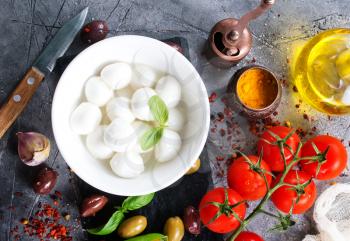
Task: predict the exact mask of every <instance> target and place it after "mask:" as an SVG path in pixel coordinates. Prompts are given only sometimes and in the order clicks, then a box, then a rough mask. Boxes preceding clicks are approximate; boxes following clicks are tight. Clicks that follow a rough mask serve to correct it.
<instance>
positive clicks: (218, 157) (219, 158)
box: [216, 156, 225, 161]
mask: <svg viewBox="0 0 350 241" xmlns="http://www.w3.org/2000/svg"><path fill="white" fill-rule="evenodd" d="M216 160H217V161H223V160H225V157H223V156H217V157H216Z"/></svg>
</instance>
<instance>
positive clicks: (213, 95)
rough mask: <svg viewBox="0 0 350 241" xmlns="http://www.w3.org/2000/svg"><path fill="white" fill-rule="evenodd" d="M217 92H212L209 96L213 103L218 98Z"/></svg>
mask: <svg viewBox="0 0 350 241" xmlns="http://www.w3.org/2000/svg"><path fill="white" fill-rule="evenodd" d="M217 97H218V96H217V94H216V93H215V92H213V93H211V95H210V96H209V102H210V103H213V102H215V100H216V98H217Z"/></svg>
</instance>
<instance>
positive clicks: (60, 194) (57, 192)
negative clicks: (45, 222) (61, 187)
mask: <svg viewBox="0 0 350 241" xmlns="http://www.w3.org/2000/svg"><path fill="white" fill-rule="evenodd" d="M55 195H56V196H57V197H58V198H59V199H62V193H61V192H60V191H57V190H55Z"/></svg>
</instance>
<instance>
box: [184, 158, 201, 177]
mask: <svg viewBox="0 0 350 241" xmlns="http://www.w3.org/2000/svg"><path fill="white" fill-rule="evenodd" d="M200 167H201V160H200V159H199V158H198V159H197V161H196V162H195V163H194V164H193V166H191V168H190V169H189V170H188V171H187V173H186V175H190V174H193V173H195V172H196V171H198V169H199V168H200Z"/></svg>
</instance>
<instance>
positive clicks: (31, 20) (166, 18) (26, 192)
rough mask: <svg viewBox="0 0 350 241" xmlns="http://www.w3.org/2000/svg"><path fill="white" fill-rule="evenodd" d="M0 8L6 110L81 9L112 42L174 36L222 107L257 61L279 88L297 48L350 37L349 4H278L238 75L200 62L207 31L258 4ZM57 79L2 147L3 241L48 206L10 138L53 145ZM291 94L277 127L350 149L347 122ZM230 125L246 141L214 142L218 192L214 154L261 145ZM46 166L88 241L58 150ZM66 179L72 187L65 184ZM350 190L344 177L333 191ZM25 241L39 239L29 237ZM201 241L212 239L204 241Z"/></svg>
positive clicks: (260, 227)
mask: <svg viewBox="0 0 350 241" xmlns="http://www.w3.org/2000/svg"><path fill="white" fill-rule="evenodd" d="M0 3H1V8H0V24H1V25H0V26H1V27H0V49H1V54H0V103H3V101H5V99H6V97H7V96H8V95H9V93H10V92H11V90H13V88H14V87H15V85H16V83H17V80H19V79H20V78H21V77H22V76H23V74H24V73H25V71H26V69H27V68H28V67H29V66H30V64H31V63H32V61H33V60H34V59H35V57H36V56H37V55H38V53H39V52H40V50H41V49H42V48H43V46H45V44H46V43H47V41H48V40H49V39H50V38H51V37H52V35H53V34H54V33H55V32H56V31H57V29H59V28H60V27H61V26H62V24H63V23H64V22H65V21H66V20H68V19H70V18H71V17H72V16H74V15H75V14H76V13H78V12H79V11H80V10H81V9H82V8H83V7H85V6H89V7H90V12H89V15H88V20H90V19H91V18H95V19H105V20H107V21H108V23H109V26H110V28H111V32H110V36H113V35H121V34H139V35H146V36H151V37H156V38H167V37H173V36H176V35H180V36H183V37H186V38H187V39H188V41H189V45H190V54H191V59H192V62H193V64H194V66H195V67H196V68H197V70H198V71H199V73H200V74H201V75H202V77H203V80H204V82H205V84H206V86H207V89H208V93H209V94H211V93H212V92H216V93H217V94H218V95H219V97H223V96H224V95H225V94H224V89H225V87H226V85H227V83H228V81H229V79H230V78H231V77H232V75H233V73H234V72H235V71H236V70H237V69H239V68H240V67H242V66H245V65H247V64H248V63H250V62H251V60H252V59H255V60H256V63H257V64H261V65H264V66H266V67H269V68H271V69H272V70H273V71H274V72H275V73H276V75H277V76H278V77H280V78H281V79H288V63H287V62H288V61H287V58H289V59H290V58H291V53H292V52H293V48H292V45H293V44H294V43H295V42H297V41H302V40H305V39H307V38H309V37H310V36H313V35H314V34H315V33H317V32H320V31H322V30H325V29H329V28H333V27H350V15H349V12H350V2H349V0H323V1H320V0H293V1H291V0H277V3H276V5H275V6H274V7H273V9H272V10H270V11H269V13H268V14H266V15H264V16H262V17H261V18H259V19H258V20H256V21H255V22H253V23H252V24H251V26H250V28H251V31H252V33H253V35H254V47H253V50H252V51H251V53H250V54H249V56H248V57H247V58H246V60H244V61H242V62H241V63H240V64H239V65H238V66H236V67H234V68H231V69H228V70H220V69H217V68H215V67H213V66H211V65H210V64H209V63H208V62H207V60H206V59H205V58H204V57H203V55H202V50H203V46H204V44H205V41H206V38H207V36H208V34H209V31H210V29H211V27H212V26H213V25H214V24H215V23H216V22H217V21H219V20H221V19H223V18H226V17H239V16H241V14H242V13H243V12H245V11H247V10H249V9H251V8H252V7H254V6H255V5H256V4H257V3H258V1H257V0H191V1H188V0H187V1H186V0H173V1H170V0H162V1H157V0H148V1H146V0H144V1H141V0H139V1H130V0H100V1H95V0H91V1H86V0H61V1H59V0H57V1H54V0H47V1H44V0H27V1H25V0H0ZM79 46H81V45H79V42H78V41H77V42H76V43H75V44H74V46H72V48H71V49H70V52H73V53H74V52H77V51H78V50H79V48H80V47H79ZM58 79H59V75H58V74H57V73H53V74H52V75H51V76H50V77H49V78H47V79H46V81H45V82H44V83H43V84H42V85H41V87H40V88H39V89H38V91H37V93H36V94H35V96H34V98H33V99H32V101H31V102H30V104H29V106H28V107H27V108H26V110H25V111H24V113H23V114H22V115H21V116H20V118H19V119H18V120H17V122H16V124H15V125H14V126H13V127H12V128H11V130H10V131H9V132H8V133H7V135H6V136H5V137H4V138H3V139H2V140H0V184H1V188H0V230H1V232H0V240H12V238H11V236H10V230H11V229H13V228H14V227H15V226H16V225H18V220H19V219H20V218H22V217H23V216H27V217H29V216H31V215H32V213H33V210H35V207H36V205H37V203H38V202H39V201H42V202H45V201H47V200H49V198H48V197H39V196H36V195H33V193H32V189H31V188H30V183H31V180H32V177H33V175H34V173H36V171H37V170H36V169H35V168H26V167H25V166H24V165H23V164H22V163H21V161H20V160H19V159H18V157H17V154H16V143H15V137H14V136H15V133H16V132H17V131H31V130H35V131H39V132H42V133H45V134H46V135H48V136H49V137H50V139H51V140H53V135H52V130H51V118H50V111H51V101H52V97H53V93H54V90H55V86H56V83H57V81H58ZM287 84H288V82H287ZM291 86H292V84H290V85H289V87H288V86H287V85H286V88H285V89H284V96H283V102H282V104H281V106H280V108H279V110H278V115H277V116H276V117H275V118H276V119H279V120H280V121H281V122H283V121H286V120H288V121H290V122H291V123H292V125H293V126H295V127H303V128H304V129H305V130H310V129H311V128H312V127H313V126H316V127H317V131H316V133H325V132H327V133H329V134H332V135H335V136H338V137H339V138H341V139H344V143H346V144H347V143H349V138H350V128H349V127H350V119H349V117H332V118H331V119H330V120H329V119H328V117H327V116H325V115H322V114H318V113H315V112H313V111H312V110H310V109H309V107H308V106H307V105H305V104H302V106H301V109H299V110H297V109H295V108H294V105H295V103H297V102H298V95H297V94H291V93H292V91H291ZM219 99H220V98H219ZM211 107H212V114H213V115H216V114H217V113H218V112H222V111H223V109H224V105H223V103H222V102H221V101H220V100H218V101H216V102H215V103H213V104H212V105H211ZM304 111H305V112H307V113H308V114H309V116H312V117H313V118H312V121H311V120H305V119H304V118H303V112H304ZM232 118H233V119H234V121H236V122H238V123H239V124H240V126H239V127H238V129H239V130H240V132H239V133H237V132H235V134H234V135H233V137H232V140H231V142H227V141H226V139H223V138H222V137H221V136H220V135H218V133H216V132H215V133H210V136H209V139H208V143H207V147H208V148H207V153H208V156H209V161H210V166H211V168H212V171H213V172H212V173H213V181H214V185H216V186H218V185H222V184H224V183H225V181H224V180H225V178H224V177H221V178H220V177H218V175H217V172H220V171H221V170H222V169H224V168H223V166H224V165H225V164H224V162H220V163H219V162H217V161H216V158H215V156H216V155H217V154H218V153H219V154H220V155H223V156H225V157H228V156H229V155H230V149H231V144H232V143H235V142H238V144H239V145H240V146H242V147H243V148H244V149H245V151H247V152H251V151H253V150H254V148H255V147H254V145H253V143H254V142H255V137H254V136H253V135H251V134H250V132H249V130H248V124H247V121H246V120H245V119H244V118H243V117H241V116H239V115H237V114H236V113H234V114H233V117H232ZM212 125H214V123H212ZM220 125H221V126H219V127H220V128H223V129H227V126H226V123H225V122H223V123H222V124H220ZM347 146H348V145H347ZM48 164H49V165H51V166H54V167H55V168H57V169H58V170H59V173H60V179H59V183H58V185H57V189H59V190H61V191H62V192H63V195H64V202H63V205H64V206H65V207H64V209H65V210H69V212H70V213H71V214H72V217H73V218H72V219H71V221H70V224H71V225H72V226H77V229H76V231H75V233H74V235H75V236H74V240H83V239H84V237H85V236H84V233H83V232H82V229H81V228H80V225H79V222H77V220H76V218H77V217H78V214H77V208H76V207H77V203H79V200H80V198H79V196H80V194H79V193H80V192H81V190H79V188H78V185H77V179H76V178H75V176H74V175H72V174H71V173H70V172H69V171H68V169H67V166H66V164H65V162H64V160H63V159H62V157H61V155H60V154H59V152H58V150H57V147H56V145H55V143H53V145H52V154H51V156H50V159H49V161H48ZM69 179H71V180H72V181H71V182H67V180H69ZM349 180H350V179H349V178H348V177H346V176H344V177H341V178H338V180H336V181H341V182H347V181H349ZM328 184H329V182H328V183H325V184H323V185H318V187H319V192H320V191H322V190H323V189H324V188H326V187H327V186H328ZM18 192H21V193H23V196H21V197H18V195H17V194H18ZM311 215H312V213H311V211H310V212H308V213H307V214H306V215H304V216H298V217H297V218H298V221H299V222H298V224H297V225H295V226H294V227H293V228H292V229H290V230H289V231H288V232H285V233H271V232H266V231H267V229H268V228H269V227H270V226H272V225H273V220H270V219H269V218H267V217H264V216H259V218H257V219H256V220H255V221H254V222H253V223H252V225H251V226H249V229H250V230H253V231H257V232H258V233H261V234H263V236H264V238H265V240H271V241H277V240H286V241H298V240H301V239H302V238H303V237H304V236H305V234H306V233H309V232H312V233H314V232H315V228H314V225H313V223H312V220H311ZM21 240H33V239H31V238H28V237H25V236H23V237H22V239H21ZM187 240H190V239H187ZM196 240H208V241H209V240H211V239H210V238H205V237H198V238H197V239H196Z"/></svg>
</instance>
